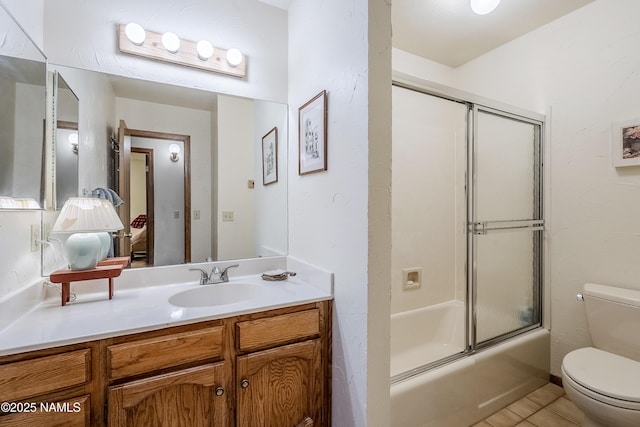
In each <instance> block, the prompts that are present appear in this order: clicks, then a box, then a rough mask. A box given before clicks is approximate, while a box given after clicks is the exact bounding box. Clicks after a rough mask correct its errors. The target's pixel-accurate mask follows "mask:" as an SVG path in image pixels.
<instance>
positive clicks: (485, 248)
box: [468, 106, 544, 348]
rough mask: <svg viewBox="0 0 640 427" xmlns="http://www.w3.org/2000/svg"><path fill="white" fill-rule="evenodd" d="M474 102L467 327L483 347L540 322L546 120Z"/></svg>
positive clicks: (475, 345) (479, 345) (470, 164)
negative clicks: (543, 129) (518, 114)
mask: <svg viewBox="0 0 640 427" xmlns="http://www.w3.org/2000/svg"><path fill="white" fill-rule="evenodd" d="M473 108H474V115H473V116H474V123H473V132H472V142H473V144H472V147H473V148H472V155H471V156H469V171H470V181H471V182H470V188H472V189H473V190H472V192H471V194H470V197H471V200H470V202H469V205H468V209H469V212H468V217H469V218H470V222H469V230H468V231H469V233H468V238H469V241H468V243H469V244H468V248H469V252H470V253H469V260H471V268H469V269H468V274H469V283H470V286H471V289H470V293H469V294H470V298H471V299H472V301H471V304H469V314H470V319H469V320H470V322H469V325H470V334H471V337H470V338H471V340H470V341H471V343H472V347H473V348H482V347H484V346H486V345H490V344H492V343H493V342H494V341H496V340H501V339H504V338H508V337H509V336H511V335H514V334H517V333H519V332H521V331H524V330H527V329H530V328H532V327H536V326H537V325H539V324H540V323H541V313H540V307H541V284H542V263H541V254H542V246H541V241H542V240H541V239H542V228H543V225H544V222H543V220H542V218H543V217H542V189H541V182H542V180H541V176H542V162H541V155H542V152H541V138H540V135H541V123H539V122H535V121H532V120H529V119H525V118H522V117H519V116H515V115H507V114H505V113H502V112H499V111H495V110H490V109H486V108H484V107H478V106H474V107H473Z"/></svg>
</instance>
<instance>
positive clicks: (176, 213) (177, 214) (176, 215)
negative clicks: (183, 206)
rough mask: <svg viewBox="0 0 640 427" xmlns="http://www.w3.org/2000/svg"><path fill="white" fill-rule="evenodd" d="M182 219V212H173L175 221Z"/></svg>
mask: <svg viewBox="0 0 640 427" xmlns="http://www.w3.org/2000/svg"><path fill="white" fill-rule="evenodd" d="M179 218H180V211H173V219H179Z"/></svg>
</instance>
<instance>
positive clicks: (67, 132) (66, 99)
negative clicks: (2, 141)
mask: <svg viewBox="0 0 640 427" xmlns="http://www.w3.org/2000/svg"><path fill="white" fill-rule="evenodd" d="M53 99H54V104H53V105H54V123H56V129H55V132H54V134H53V143H54V147H55V153H56V156H55V158H56V161H55V183H56V197H55V201H56V203H55V208H56V210H60V209H62V206H63V205H64V202H65V200H67V199H68V198H69V197H75V196H77V195H78V151H79V150H78V141H79V139H78V114H79V107H78V104H79V101H78V97H77V96H76V94H75V93H73V90H71V88H70V87H69V85H68V84H67V82H66V81H65V80H64V78H62V75H61V74H60V73H59V72H57V71H56V72H55V76H54V95H53Z"/></svg>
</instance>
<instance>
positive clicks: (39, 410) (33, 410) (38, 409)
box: [0, 395, 91, 427]
mask: <svg viewBox="0 0 640 427" xmlns="http://www.w3.org/2000/svg"><path fill="white" fill-rule="evenodd" d="M33 402H34V400H31V401H28V402H24V401H21V403H24V404H25V405H29V406H27V407H28V409H29V410H28V411H22V412H16V413H13V414H9V415H5V416H2V417H0V426H2V427H33V426H46V427H90V426H91V421H90V420H91V404H90V397H89V396H88V395H84V396H80V397H77V398H73V399H68V400H64V401H43V402H38V403H33ZM30 405H35V406H30Z"/></svg>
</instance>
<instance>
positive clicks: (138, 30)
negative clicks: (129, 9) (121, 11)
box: [124, 22, 147, 46]
mask: <svg viewBox="0 0 640 427" xmlns="http://www.w3.org/2000/svg"><path fill="white" fill-rule="evenodd" d="M124 33H125V35H126V36H127V38H128V39H129V41H130V42H131V43H133V44H135V45H137V46H141V45H142V44H143V43H144V39H145V38H146V37H147V35H146V33H145V31H144V28H142V27H141V26H140V25H138V24H136V23H135V22H130V23H128V24H127V26H126V27H124Z"/></svg>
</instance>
